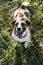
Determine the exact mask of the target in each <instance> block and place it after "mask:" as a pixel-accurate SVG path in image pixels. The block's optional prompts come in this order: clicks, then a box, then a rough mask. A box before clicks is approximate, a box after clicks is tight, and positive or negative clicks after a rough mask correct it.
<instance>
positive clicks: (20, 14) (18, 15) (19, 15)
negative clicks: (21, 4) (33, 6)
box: [15, 13, 24, 18]
mask: <svg viewBox="0 0 43 65" xmlns="http://www.w3.org/2000/svg"><path fill="white" fill-rule="evenodd" d="M23 16H24V15H23V14H22V13H18V14H17V15H16V17H23ZM16 17H15V18H16Z"/></svg>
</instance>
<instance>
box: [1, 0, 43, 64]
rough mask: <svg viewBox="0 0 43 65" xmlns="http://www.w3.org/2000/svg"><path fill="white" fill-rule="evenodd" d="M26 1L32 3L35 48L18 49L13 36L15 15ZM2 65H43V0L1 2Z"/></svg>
mask: <svg viewBox="0 0 43 65" xmlns="http://www.w3.org/2000/svg"><path fill="white" fill-rule="evenodd" d="M24 1H28V2H30V7H28V9H29V10H30V14H31V16H30V18H31V24H30V29H31V34H32V41H31V43H32V44H33V46H30V47H29V45H28V48H27V49H25V48H24V47H23V45H22V44H21V43H18V46H17V47H16V48H14V47H13V43H14V42H15V41H14V39H13V38H12V36H11V32H12V29H13V26H12V22H13V13H14V11H15V10H16V9H17V8H18V7H19V6H20V4H21V3H22V2H24ZM0 65H43V0H0Z"/></svg>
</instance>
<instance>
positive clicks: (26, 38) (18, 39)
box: [12, 28, 31, 48]
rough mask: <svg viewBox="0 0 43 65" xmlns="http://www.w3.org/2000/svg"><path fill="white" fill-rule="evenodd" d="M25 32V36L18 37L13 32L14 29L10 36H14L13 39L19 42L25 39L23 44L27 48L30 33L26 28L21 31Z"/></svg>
mask: <svg viewBox="0 0 43 65" xmlns="http://www.w3.org/2000/svg"><path fill="white" fill-rule="evenodd" d="M26 32H27V36H26V37H24V38H22V39H21V38H18V37H17V36H16V35H15V34H14V30H13V32H12V37H13V38H14V40H15V41H19V42H24V41H25V44H24V47H25V48H27V46H28V42H30V40H31V35H30V30H29V29H28V28H27V29H26V31H25V32H24V33H23V35H25V34H26Z"/></svg>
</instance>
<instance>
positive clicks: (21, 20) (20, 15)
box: [12, 2, 31, 48]
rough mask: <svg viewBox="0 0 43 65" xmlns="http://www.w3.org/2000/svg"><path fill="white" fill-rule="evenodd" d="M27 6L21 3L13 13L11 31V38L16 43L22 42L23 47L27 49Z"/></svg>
mask: <svg viewBox="0 0 43 65" xmlns="http://www.w3.org/2000/svg"><path fill="white" fill-rule="evenodd" d="M28 5H29V3H28V2H23V3H22V4H21V6H20V7H19V8H18V9H17V10H16V11H15V12H14V21H13V23H12V24H13V27H14V29H13V31H12V37H13V38H14V40H15V41H16V43H15V45H17V42H21V43H23V42H24V47H25V48H27V47H28V43H29V42H30V41H31V34H30V27H29V24H30V12H29V10H28V9H27V8H26V7H27V6H28Z"/></svg>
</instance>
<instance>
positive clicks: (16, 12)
mask: <svg viewBox="0 0 43 65" xmlns="http://www.w3.org/2000/svg"><path fill="white" fill-rule="evenodd" d="M24 12H28V13H29V11H28V10H27V9H25V10H24V9H20V10H19V9H18V10H16V11H15V13H14V20H16V15H17V14H18V13H22V14H23V15H24V16H23V18H25V19H26V20H28V21H29V22H30V14H29V16H28V18H27V17H26V16H25V14H24Z"/></svg>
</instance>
